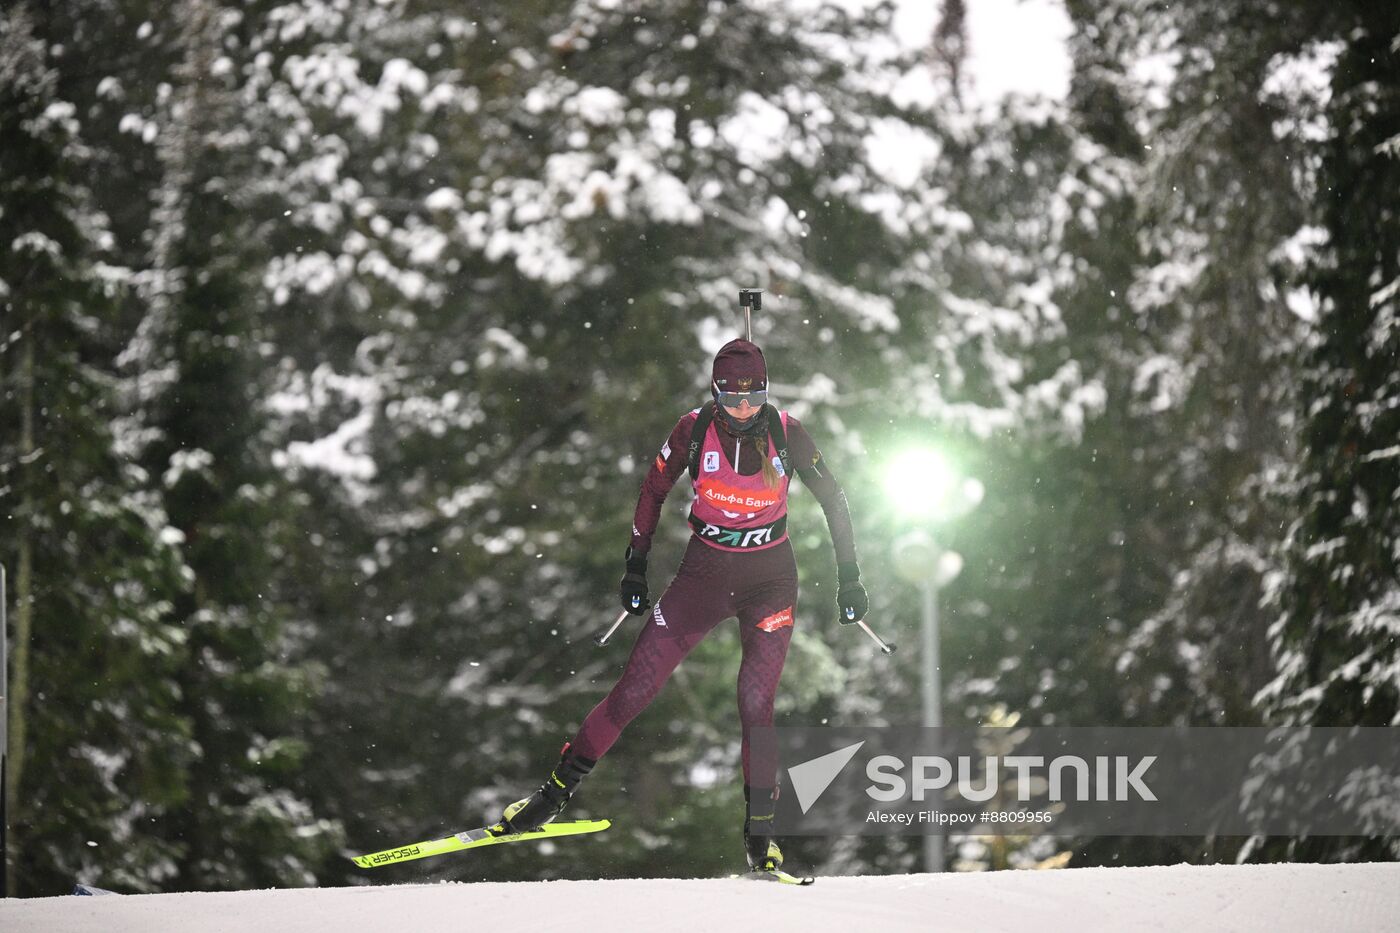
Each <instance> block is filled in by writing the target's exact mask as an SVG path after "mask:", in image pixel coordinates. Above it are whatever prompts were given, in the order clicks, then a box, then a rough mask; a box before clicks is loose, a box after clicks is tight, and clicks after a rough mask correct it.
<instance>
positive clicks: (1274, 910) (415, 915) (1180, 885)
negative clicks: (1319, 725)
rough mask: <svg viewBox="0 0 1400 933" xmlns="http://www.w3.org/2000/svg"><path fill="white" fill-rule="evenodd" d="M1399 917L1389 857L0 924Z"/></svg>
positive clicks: (211, 897)
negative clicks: (1358, 861)
mask: <svg viewBox="0 0 1400 933" xmlns="http://www.w3.org/2000/svg"><path fill="white" fill-rule="evenodd" d="M388 929H394V930H478V929H480V930H488V929H489V930H492V931H493V933H494V931H499V930H533V931H552V930H557V931H560V933H579V931H580V930H591V931H598V933H604V931H613V930H622V931H631V930H645V931H648V933H657V931H670V930H682V931H685V930H706V931H709V930H723V931H741V930H747V929H758V930H763V931H764V933H769V931H783V930H793V931H797V930H801V931H807V933H811V931H827V930H830V931H840V933H857V931H860V933H863V931H867V930H938V931H940V933H942V931H949V933H951V931H959V930H969V931H978V933H986V931H988V930H1013V929H1014V930H1074V931H1088V930H1172V931H1178V930H1192V931H1196V930H1269V931H1282V930H1300V931H1302V930H1306V931H1310V933H1311V931H1315V930H1321V929H1327V930H1367V931H1371V930H1395V929H1400V865H1396V864H1363V865H1248V866H1213V867H1204V868H1198V867H1191V866H1186V865H1179V866H1173V867H1164V868H1084V869H1068V870H1064V871H1041V872H1030V871H1027V872H999V873H988V874H964V875H954V874H945V875H936V876H935V875H889V876H883V877H874V878H823V879H821V880H819V881H818V882H817V884H816V885H814V886H812V887H809V888H793V887H784V886H781V885H775V884H761V883H755V882H751V881H742V880H687V881H681V880H668V879H661V880H638V881H555V882H521V883H516V884H499V883H498V884H439V885H401V886H385V887H363V888H321V889H300V890H280V891H240V892H235V893H228V894H153V895H142V896H118V897H54V898H42V899H35V900H27V901H17V900H10V901H6V902H4V903H3V904H0V930H4V931H5V933H29V931H33V933H39V931H43V933H68V931H73V933H78V931H82V933H88V931H91V933H99V931H100V933H127V931H130V933H138V931H139V933H158V931H164V930H171V931H181V933H219V931H225V930H229V931H232V930H238V931H248V930H252V931H259V933H268V931H274V930H275V931H277V933H313V931H315V933H355V931H359V930H388Z"/></svg>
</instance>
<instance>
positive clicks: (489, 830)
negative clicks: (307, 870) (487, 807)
mask: <svg viewBox="0 0 1400 933" xmlns="http://www.w3.org/2000/svg"><path fill="white" fill-rule="evenodd" d="M611 825H612V820H568V821H565V822H562V823H546V824H544V825H543V826H541V827H540V828H539V829H532V830H530V831H529V832H527V833H506V832H505V831H504V828H503V827H502V826H501V824H500V823H497V824H495V825H494V826H483V827H482V828H480V829H470V830H467V831H466V832H463V833H456V834H454V835H451V836H447V837H445V838H443V839H431V840H429V841H427V842H415V843H411V844H409V845H405V846H396V847H394V848H392V849H385V850H384V851H383V852H370V853H369V854H367V855H352V856H351V857H350V859H351V861H353V862H354V863H355V864H356V865H358V866H360V867H361V868H379V867H381V866H383V865H397V864H398V863H399V862H411V861H413V860H414V859H420V858H430V857H432V856H434V855H446V854H447V853H448V852H460V851H462V850H463V849H479V848H482V847H483V846H495V845H500V844H502V843H506V842H526V841H529V840H533V839H552V838H554V837H556V836H578V835H581V834H583V833H598V832H602V831H603V830H605V829H607V828H608V827H609V826H611Z"/></svg>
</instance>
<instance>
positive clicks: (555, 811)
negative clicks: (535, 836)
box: [491, 742, 597, 836]
mask: <svg viewBox="0 0 1400 933" xmlns="http://www.w3.org/2000/svg"><path fill="white" fill-rule="evenodd" d="M595 764H597V762H596V761H594V760H593V759H591V758H584V757H583V756H582V755H576V754H574V751H573V748H572V743H569V742H565V743H564V747H563V748H562V749H560V751H559V764H558V765H556V766H555V768H554V770H553V771H551V772H550V773H549V778H548V780H546V781H545V782H544V783H543V784H542V785H540V789H539V790H537V791H535V792H534V793H533V794H531V795H530V796H528V797H526V798H525V799H523V800H517V801H516V802H515V803H513V804H511V805H510V806H508V807H506V809H505V813H504V814H502V816H501V821H500V822H499V823H497V824H496V825H495V826H493V827H491V829H492V830H493V831H494V832H495V833H496V835H499V836H505V835H514V834H515V833H527V832H529V831H530V830H532V829H539V828H540V827H541V826H543V825H544V824H545V823H549V822H552V821H553V820H554V818H555V817H557V816H558V815H559V814H560V813H561V812H563V810H564V807H565V805H567V804H568V802H569V798H570V797H572V796H573V795H574V791H575V790H577V789H578V785H579V782H580V781H582V780H583V779H584V778H585V777H587V776H588V772H590V771H592V770H593V766H594V765H595Z"/></svg>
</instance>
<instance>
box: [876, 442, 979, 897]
mask: <svg viewBox="0 0 1400 933" xmlns="http://www.w3.org/2000/svg"><path fill="white" fill-rule="evenodd" d="M888 490H889V493H890V495H891V499H892V500H893V501H894V502H895V503H897V505H898V507H899V509H900V513H901V514H902V515H909V516H911V517H914V518H916V519H922V520H923V521H922V523H921V525H920V526H919V527H915V528H914V529H913V530H911V531H908V532H906V533H905V534H903V535H901V536H900V537H899V538H898V539H896V541H895V543H894V553H893V555H892V556H893V559H894V565H895V572H896V573H898V574H899V576H900V577H901V578H903V579H904V580H905V581H907V582H909V583H912V584H914V585H916V586H917V587H918V588H919V602H920V610H921V611H920V616H921V619H920V621H921V625H920V632H921V636H922V638H921V640H922V646H923V651H922V653H921V667H922V676H921V678H920V680H921V683H920V687H921V693H922V700H923V724H924V726H925V727H927V728H932V729H936V728H940V727H941V726H942V725H943V705H942V697H943V685H942V670H941V664H940V659H939V650H938V649H939V632H938V593H939V591H940V590H941V589H943V587H945V586H947V585H948V584H949V583H952V582H953V580H955V579H957V576H958V574H959V573H961V572H962V567H963V559H962V555H961V554H959V553H958V552H956V551H952V550H947V549H945V548H942V547H940V546H939V545H938V543H937V541H935V540H934V537H933V535H932V533H931V532H930V531H929V530H928V528H927V525H929V524H932V523H933V522H935V521H940V520H945V521H946V520H950V519H953V518H957V517H960V516H962V515H965V514H966V513H968V512H970V511H971V510H972V509H973V508H975V507H976V505H977V503H978V502H981V501H982V493H983V489H982V484H981V483H979V482H978V481H977V480H975V479H970V478H964V477H960V476H958V474H957V473H956V472H955V471H953V469H952V468H951V467H949V466H948V464H947V463H946V461H944V460H943V458H942V457H940V456H939V455H938V454H937V453H936V452H934V451H926V450H920V451H909V452H906V453H905V454H903V455H901V457H899V458H898V459H896V461H895V462H894V463H893V464H892V465H891V468H890V472H889V478H888ZM934 807H935V809H936V808H937V804H936V803H935V804H934ZM943 868H944V861H943V840H942V837H940V836H935V835H927V836H925V837H924V870H925V871H929V872H941V871H943Z"/></svg>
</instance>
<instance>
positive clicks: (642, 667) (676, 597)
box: [573, 536, 797, 787]
mask: <svg viewBox="0 0 1400 933" xmlns="http://www.w3.org/2000/svg"><path fill="white" fill-rule="evenodd" d="M796 604H797V562H796V561H795V560H794V559H793V554H792V545H791V544H790V543H789V542H787V541H783V542H782V543H781V544H776V545H774V546H773V547H770V548H764V549H763V550H761V551H722V550H720V549H719V548H715V547H711V546H710V545H708V544H706V543H705V542H703V541H701V540H700V539H699V538H697V537H694V536H692V537H691V539H690V546H689V547H687V548H686V552H685V558H684V559H683V560H682V561H681V566H680V570H679V571H677V573H676V578H675V579H674V580H672V581H671V585H670V586H668V587H667V588H666V591H665V592H664V593H662V594H661V598H660V599H658V600H657V601H656V605H655V606H653V607H652V611H651V613H650V614H648V615H646V616H644V617H643V618H644V619H645V620H646V621H645V624H644V625H643V626H642V630H641V632H640V633H639V634H638V635H637V641H636V644H634V645H633V646H632V654H631V656H630V657H629V658H628V659H627V667H626V668H625V669H624V670H623V672H622V676H621V677H620V678H618V681H617V683H616V684H615V685H613V688H612V690H611V691H610V692H609V693H608V695H607V696H606V697H604V698H603V700H602V702H601V703H599V704H598V705H597V706H595V707H593V711H592V712H591V713H589V714H588V718H586V719H585V720H584V721H583V726H582V727H581V728H580V729H579V731H578V735H576V736H574V739H573V747H574V749H575V751H577V752H578V754H580V755H583V756H584V757H585V758H592V759H594V760H597V759H599V758H601V757H603V755H605V754H607V751H608V749H609V748H611V747H612V745H613V743H614V742H615V741H617V737H618V735H619V734H620V733H621V732H622V730H623V729H624V728H626V727H627V724H628V723H629V722H631V721H632V720H633V718H635V717H636V715H637V714H638V713H640V712H641V711H642V710H644V709H646V707H647V705H648V704H650V703H651V701H652V700H654V699H655V698H656V695H657V694H658V693H660V692H661V688H662V687H663V686H664V685H665V683H666V681H667V679H669V678H670V676H671V672H672V671H674V670H675V669H676V665H678V664H680V662H681V660H682V659H683V658H684V657H685V656H686V655H687V654H689V653H690V649H692V648H694V647H695V646H696V645H698V644H699V643H700V640H701V639H703V638H704V637H705V636H706V635H708V634H709V633H710V631H711V630H712V629H714V627H715V626H716V625H718V624H719V623H720V622H721V621H723V620H724V619H727V618H729V617H731V616H737V617H738V619H739V641H740V644H741V645H742V647H743V659H742V660H741V661H740V664H739V723H740V725H741V728H742V754H743V762H744V783H745V784H749V785H752V786H754V787H772V786H774V783H775V781H776V779H777V763H776V760H770V758H769V756H767V755H765V756H764V759H765V760H763V761H758V762H752V763H751V762H750V761H749V757H750V753H749V733H750V730H751V729H753V728H754V727H756V726H771V725H772V724H773V697H774V694H776V692H777V690H778V679H779V678H780V677H781V676H782V673H783V660H784V659H785V658H786V657H787V649H788V642H789V641H790V640H791V639H792V627H793V619H794V612H795V610H796V608H797V606H796ZM764 744H765V745H766V743H764Z"/></svg>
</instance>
